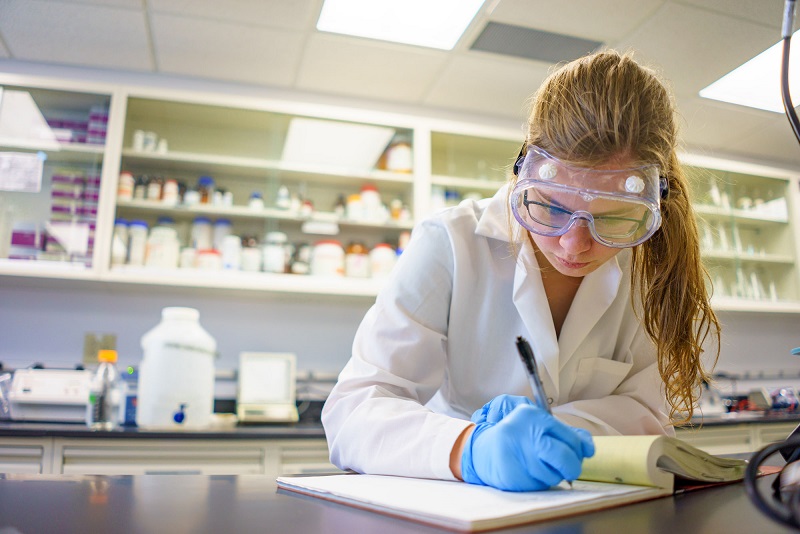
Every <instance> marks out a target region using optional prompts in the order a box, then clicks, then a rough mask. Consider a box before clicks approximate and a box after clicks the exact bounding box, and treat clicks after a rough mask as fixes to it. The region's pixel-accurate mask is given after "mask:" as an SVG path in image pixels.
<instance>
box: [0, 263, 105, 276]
mask: <svg viewBox="0 0 800 534" xmlns="http://www.w3.org/2000/svg"><path fill="white" fill-rule="evenodd" d="M0 275H11V276H26V277H34V278H42V277H45V278H50V277H58V278H67V279H70V280H91V279H94V278H95V277H96V276H97V275H96V273H95V272H94V271H93V270H92V269H91V268H89V267H87V266H86V265H85V264H83V263H74V262H67V261H43V260H15V259H0Z"/></svg>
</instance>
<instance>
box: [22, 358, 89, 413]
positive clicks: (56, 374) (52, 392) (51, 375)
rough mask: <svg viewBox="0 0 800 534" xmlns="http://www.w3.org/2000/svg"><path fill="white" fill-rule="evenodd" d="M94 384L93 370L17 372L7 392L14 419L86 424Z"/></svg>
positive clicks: (28, 370) (25, 370)
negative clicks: (92, 384) (90, 391)
mask: <svg viewBox="0 0 800 534" xmlns="http://www.w3.org/2000/svg"><path fill="white" fill-rule="evenodd" d="M91 380H92V371H90V370H75V369H17V370H16V371H14V378H13V379H12V380H11V389H10V391H9V392H8V401H9V404H10V406H11V418H12V419H14V420H18V421H51V422H66V423H83V422H84V421H86V405H87V404H88V403H89V384H90V382H91Z"/></svg>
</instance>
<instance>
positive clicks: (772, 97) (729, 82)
mask: <svg viewBox="0 0 800 534" xmlns="http://www.w3.org/2000/svg"><path fill="white" fill-rule="evenodd" d="M798 33H800V30H798V31H797V32H795V34H794V35H793V36H792V40H793V41H794V42H795V43H797V44H795V49H794V50H793V51H792V54H791V56H790V58H789V94H790V95H791V96H792V103H794V104H795V105H797V104H798V98H800V54H798V50H797V48H796V47H797V45H798V44H800V41H798V39H797V34H798ZM782 54H783V41H779V42H778V43H776V44H775V45H773V46H771V47H769V48H768V49H766V50H765V51H763V52H761V53H760V54H759V55H757V56H756V57H754V58H753V59H751V60H750V61H748V62H747V63H745V64H744V65H742V66H740V67H738V68H736V69H735V70H733V71H731V72H729V73H728V74H726V75H725V76H723V77H722V78H720V79H719V80H717V81H716V82H714V83H712V84H711V85H709V86H708V87H706V88H705V89H703V90H702V91H700V96H702V97H703V98H711V99H713V100H721V101H722V102H729V103H731V104H739V105H740V106H748V107H751V108H757V109H763V110H766V111H774V112H776V113H783V112H784V110H783V98H782V97H781V55H782Z"/></svg>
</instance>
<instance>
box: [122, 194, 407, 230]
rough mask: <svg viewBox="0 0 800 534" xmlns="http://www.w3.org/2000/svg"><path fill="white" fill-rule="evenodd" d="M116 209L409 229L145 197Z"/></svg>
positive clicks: (395, 224) (404, 225)
mask: <svg viewBox="0 0 800 534" xmlns="http://www.w3.org/2000/svg"><path fill="white" fill-rule="evenodd" d="M117 209H118V210H122V211H126V212H128V211H132V212H139V213H153V214H158V215H172V216H176V217H186V218H190V217H193V216H197V215H206V216H217V217H227V218H230V219H275V220H281V221H289V222H296V223H298V224H299V223H304V222H307V221H312V222H324V223H335V224H338V225H339V226H346V227H359V228H380V229H389V230H411V228H412V227H413V223H412V222H411V221H408V222H400V221H397V222H395V221H387V222H371V221H351V220H347V219H340V218H338V217H337V216H336V215H335V214H334V213H329V212H316V213H314V214H312V215H310V216H308V217H304V216H300V215H295V214H292V213H290V212H288V211H286V210H280V209H277V208H264V209H261V210H254V209H251V208H248V207H246V206H227V207H225V206H210V205H207V204H199V205H196V206H168V205H164V204H161V203H158V202H150V201H147V200H131V201H117Z"/></svg>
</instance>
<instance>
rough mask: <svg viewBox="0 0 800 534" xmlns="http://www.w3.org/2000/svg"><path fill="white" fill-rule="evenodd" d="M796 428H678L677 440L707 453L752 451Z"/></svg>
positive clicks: (759, 425)
mask: <svg viewBox="0 0 800 534" xmlns="http://www.w3.org/2000/svg"><path fill="white" fill-rule="evenodd" d="M796 426H797V422H793V423H741V424H732V425H705V426H702V427H695V428H687V427H683V428H678V429H677V430H676V434H677V437H678V438H680V439H682V440H684V441H686V442H687V443H689V444H690V445H694V446H695V447H697V448H698V449H702V450H704V451H706V452H708V453H711V454H717V455H726V454H741V453H744V452H755V451H757V450H759V449H762V448H763V447H766V446H767V445H770V444H772V443H776V442H779V441H783V440H784V439H786V438H787V437H789V434H791V432H792V430H794V429H795V427H796Z"/></svg>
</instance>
